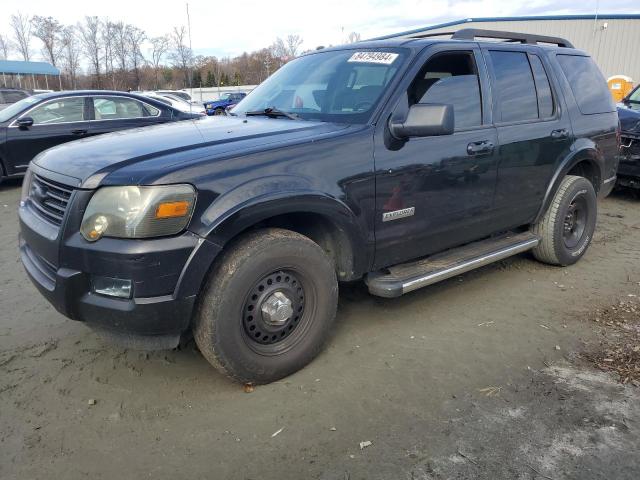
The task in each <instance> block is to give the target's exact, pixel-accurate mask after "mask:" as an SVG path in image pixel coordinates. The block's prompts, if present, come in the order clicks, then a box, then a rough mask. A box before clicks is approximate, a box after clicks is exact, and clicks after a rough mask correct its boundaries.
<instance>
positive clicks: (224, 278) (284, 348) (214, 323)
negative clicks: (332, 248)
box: [194, 229, 338, 384]
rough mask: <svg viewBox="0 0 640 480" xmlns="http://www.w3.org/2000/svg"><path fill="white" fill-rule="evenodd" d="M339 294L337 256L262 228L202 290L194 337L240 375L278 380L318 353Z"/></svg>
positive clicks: (212, 358)
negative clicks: (334, 257) (336, 272)
mask: <svg viewBox="0 0 640 480" xmlns="http://www.w3.org/2000/svg"><path fill="white" fill-rule="evenodd" d="M337 300H338V284H337V280H336V274H335V269H334V266H333V262H332V261H331V259H329V258H328V257H327V255H326V254H325V253H324V251H323V250H322V249H321V248H320V247H319V246H318V245H317V244H316V243H314V242H313V241H312V240H310V239H309V238H307V237H304V236H302V235H300V234H297V233H295V232H291V231H288V230H282V229H266V230H259V231H256V232H253V233H250V234H248V235H247V236H246V237H244V238H242V239H241V240H240V241H239V242H237V243H236V244H235V245H234V246H233V247H232V248H231V249H230V250H229V251H227V252H226V253H224V254H223V256H222V258H221V259H220V261H219V262H218V264H217V266H216V269H215V271H214V272H213V274H212V276H211V278H210V280H209V282H208V284H207V285H206V287H205V289H204V291H203V292H202V298H201V301H200V306H199V309H198V312H197V314H196V319H195V325H194V338H195V341H196V343H197V345H198V348H199V349H200V351H201V352H202V354H203V355H204V357H205V358H206V359H207V360H209V362H210V363H211V364H212V365H213V366H214V367H216V368H217V369H218V370H220V371H222V372H223V373H224V374H226V375H228V376H229V377H231V378H233V379H234V380H237V381H239V382H243V383H254V384H260V383H268V382H272V381H274V380H278V379H280V378H282V377H285V376H287V375H290V374H291V373H293V372H295V371H297V370H299V369H300V368H302V367H304V366H305V365H306V364H307V363H309V362H310V361H311V360H312V359H313V358H314V357H315V356H316V355H317V354H318V352H319V351H320V350H321V348H322V346H323V344H324V342H325V341H326V339H327V337H328V336H329V333H330V332H331V329H332V324H333V320H334V317H335V312H336V305H337Z"/></svg>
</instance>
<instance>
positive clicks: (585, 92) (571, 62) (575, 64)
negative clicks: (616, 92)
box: [557, 55, 616, 115]
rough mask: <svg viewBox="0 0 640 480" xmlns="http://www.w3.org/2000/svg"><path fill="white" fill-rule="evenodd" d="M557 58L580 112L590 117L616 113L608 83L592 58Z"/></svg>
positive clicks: (566, 56)
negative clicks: (591, 115) (598, 114)
mask: <svg viewBox="0 0 640 480" xmlns="http://www.w3.org/2000/svg"><path fill="white" fill-rule="evenodd" d="M557 58H558V62H559V63H560V67H561V68H562V71H563V72H564V75H565V77H567V80H568V81H569V85H570V86H571V91H572V92H573V96H574V97H575V99H576V102H577V103H578V108H579V109H580V112H582V113H583V114H585V115H589V114H592V113H605V112H615V111H616V110H615V105H614V103H613V100H612V97H611V94H610V93H609V89H608V88H607V82H606V81H605V80H604V77H603V76H602V73H600V70H598V67H597V66H596V64H595V63H593V60H591V57H582V56H578V55H558V57H557Z"/></svg>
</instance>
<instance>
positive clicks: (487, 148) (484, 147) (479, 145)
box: [467, 140, 494, 155]
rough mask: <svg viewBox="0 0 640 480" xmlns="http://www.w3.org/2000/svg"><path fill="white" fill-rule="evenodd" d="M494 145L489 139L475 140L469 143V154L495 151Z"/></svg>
mask: <svg viewBox="0 0 640 480" xmlns="http://www.w3.org/2000/svg"><path fill="white" fill-rule="evenodd" d="M493 148H494V145H493V143H492V142H490V141H489V140H482V141H481V142H473V143H470V144H469V145H467V154H469V155H479V154H481V153H491V152H493Z"/></svg>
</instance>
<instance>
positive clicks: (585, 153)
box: [532, 138, 604, 223]
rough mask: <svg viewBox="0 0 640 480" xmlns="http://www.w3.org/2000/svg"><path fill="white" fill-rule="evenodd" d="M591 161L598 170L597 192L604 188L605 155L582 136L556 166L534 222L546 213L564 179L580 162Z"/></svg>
mask: <svg viewBox="0 0 640 480" xmlns="http://www.w3.org/2000/svg"><path fill="white" fill-rule="evenodd" d="M584 161H586V162H589V163H590V164H591V165H592V166H593V167H594V168H595V170H596V172H597V175H598V178H597V182H596V185H594V187H595V189H596V194H597V193H598V191H599V190H600V189H601V188H602V182H603V177H604V157H603V156H602V153H601V152H600V151H599V150H598V146H597V145H596V144H595V143H594V142H593V141H592V140H590V139H586V138H582V139H579V140H577V141H576V142H575V143H574V144H573V145H572V146H571V149H570V152H569V155H567V156H566V157H565V158H564V159H563V160H562V161H561V162H560V164H559V165H558V167H557V168H556V171H555V173H554V174H553V177H551V181H550V182H549V184H548V185H547V190H546V192H545V195H544V200H543V201H542V205H541V207H540V209H539V210H538V213H537V214H536V216H535V219H534V220H533V222H532V223H537V222H538V221H539V220H540V219H541V218H542V217H543V216H544V214H545V212H546V211H547V209H548V208H549V205H550V204H551V201H552V200H553V196H554V195H555V194H556V191H557V190H558V188H559V187H560V183H561V182H562V179H563V178H564V177H565V176H566V175H567V173H569V171H571V169H572V168H573V167H575V166H576V165H577V164H578V163H580V162H584Z"/></svg>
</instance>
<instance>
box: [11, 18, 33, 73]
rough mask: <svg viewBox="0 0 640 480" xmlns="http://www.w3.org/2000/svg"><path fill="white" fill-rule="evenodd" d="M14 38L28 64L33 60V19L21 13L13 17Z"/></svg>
mask: <svg viewBox="0 0 640 480" xmlns="http://www.w3.org/2000/svg"><path fill="white" fill-rule="evenodd" d="M10 23H11V28H12V29H13V36H14V40H15V42H16V45H17V47H18V51H19V53H20V55H22V58H23V59H24V60H25V61H26V62H28V61H29V60H30V59H31V17H30V16H29V15H26V14H22V13H20V12H18V13H17V15H11V20H10Z"/></svg>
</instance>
